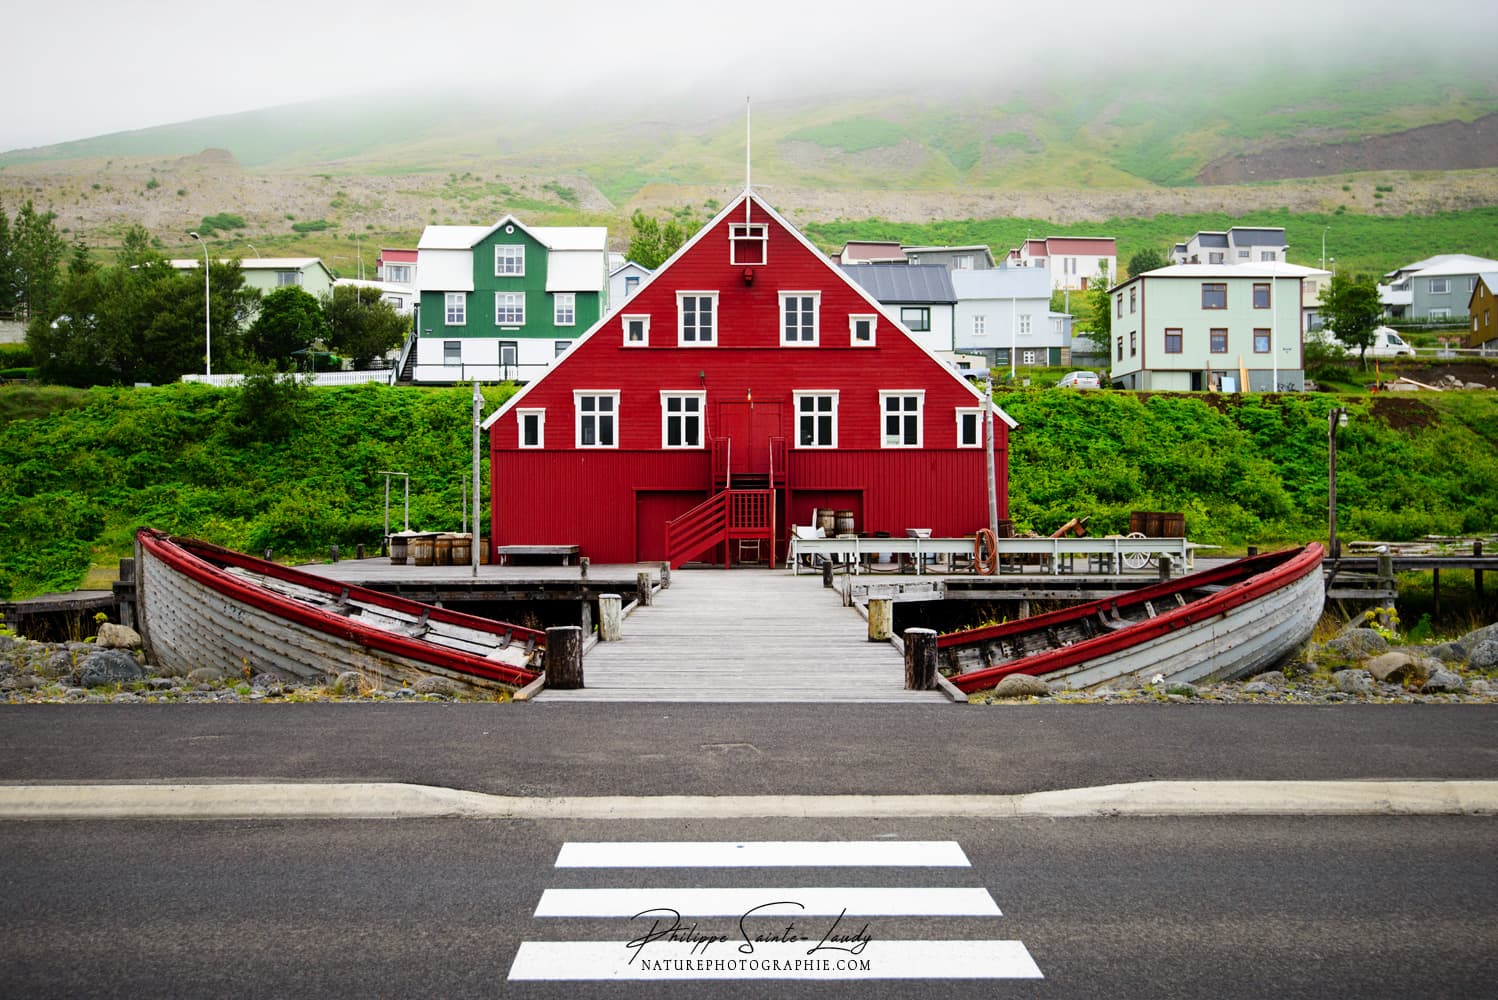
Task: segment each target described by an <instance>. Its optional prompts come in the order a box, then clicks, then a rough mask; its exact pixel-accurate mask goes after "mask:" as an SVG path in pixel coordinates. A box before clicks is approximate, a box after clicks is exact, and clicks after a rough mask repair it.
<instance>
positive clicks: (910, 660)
mask: <svg viewBox="0 0 1498 1000" xmlns="http://www.w3.org/2000/svg"><path fill="white" fill-rule="evenodd" d="M934 687H936V630H935V629H929V628H908V629H906V630H905V690H907V691H930V690H931V689H932V688H934Z"/></svg>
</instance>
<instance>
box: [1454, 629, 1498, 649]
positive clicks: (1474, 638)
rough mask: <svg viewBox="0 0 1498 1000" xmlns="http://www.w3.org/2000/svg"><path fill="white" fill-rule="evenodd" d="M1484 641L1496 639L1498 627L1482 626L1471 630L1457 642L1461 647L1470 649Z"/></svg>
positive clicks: (1497, 637)
mask: <svg viewBox="0 0 1498 1000" xmlns="http://www.w3.org/2000/svg"><path fill="white" fill-rule="evenodd" d="M1484 639H1498V625H1484V626H1483V627H1482V628H1477V629H1473V630H1472V631H1470V632H1468V633H1467V634H1466V635H1464V636H1462V637H1461V639H1459V640H1458V641H1459V642H1460V643H1461V644H1462V645H1463V646H1466V647H1467V648H1468V649H1471V648H1472V647H1473V646H1475V645H1476V644H1477V643H1479V642H1482V641H1483V640H1484Z"/></svg>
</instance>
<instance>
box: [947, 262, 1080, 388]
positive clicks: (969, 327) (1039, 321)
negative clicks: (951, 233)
mask: <svg viewBox="0 0 1498 1000" xmlns="http://www.w3.org/2000/svg"><path fill="white" fill-rule="evenodd" d="M952 290H953V292H954V293H955V294H956V296H957V304H956V307H955V310H956V320H955V324H954V339H955V341H956V349H957V350H959V351H962V352H964V353H968V354H982V355H983V356H984V357H986V358H988V360H989V362H990V363H992V364H994V365H1001V366H1002V365H1008V364H1010V363H1011V356H1012V360H1013V363H1014V364H1017V365H1025V366H1032V365H1064V364H1069V363H1070V347H1071V336H1070V334H1071V331H1070V329H1069V328H1068V324H1067V320H1068V319H1070V317H1068V316H1066V315H1065V314H1063V313H1052V312H1051V282H1050V276H1049V275H1048V274H1047V273H1046V272H1045V271H1042V270H1040V269H1039V268H1027V267H1014V268H994V269H993V270H987V271H982V270H980V271H953V272H952Z"/></svg>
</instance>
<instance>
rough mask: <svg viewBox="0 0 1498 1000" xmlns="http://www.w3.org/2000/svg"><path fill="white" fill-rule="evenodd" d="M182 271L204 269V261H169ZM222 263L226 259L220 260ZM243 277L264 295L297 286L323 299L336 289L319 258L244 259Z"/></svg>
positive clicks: (241, 267)
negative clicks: (288, 286) (289, 286)
mask: <svg viewBox="0 0 1498 1000" xmlns="http://www.w3.org/2000/svg"><path fill="white" fill-rule="evenodd" d="M168 263H169V264H171V265H172V266H173V267H175V268H176V269H177V270H179V271H191V270H194V269H196V268H199V267H202V266H203V262H202V261H201V260H194V259H192V258H181V259H178V260H172V261H168ZM219 263H221V264H227V263H228V261H227V260H223V259H221V260H220V261H219ZM239 269H240V271H241V272H243V274H244V285H245V287H246V288H253V289H255V290H256V291H258V292H259V293H260V294H261V295H268V294H270V293H271V292H274V291H275V290H276V289H278V288H285V287H286V286H287V285H297V286H299V287H300V288H301V289H302V290H303V291H305V292H307V293H308V294H310V295H313V296H315V297H316V298H319V299H321V298H322V297H323V296H324V295H327V294H328V293H329V292H331V291H332V290H333V272H332V271H329V270H328V268H327V265H326V264H324V263H323V262H322V261H321V260H319V259H318V258H316V257H245V258H243V259H242V260H240V262H239Z"/></svg>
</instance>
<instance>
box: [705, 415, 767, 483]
mask: <svg viewBox="0 0 1498 1000" xmlns="http://www.w3.org/2000/svg"><path fill="white" fill-rule="evenodd" d="M713 433H714V435H715V436H717V437H722V438H728V439H729V440H730V441H731V442H732V445H731V448H730V451H729V459H728V460H729V463H730V465H729V470H730V471H731V472H732V473H733V474H734V475H753V476H767V475H769V473H770V439H771V438H777V437H783V436H784V435H785V431H784V430H783V429H782V428H781V426H780V404H779V403H750V402H747V401H738V402H732V403H730V402H722V403H719V404H718V426H717V427H716V428H715V429H714V430H713ZM775 475H776V477H777V478H781V477H783V476H784V475H785V470H784V469H776V470H775Z"/></svg>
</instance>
